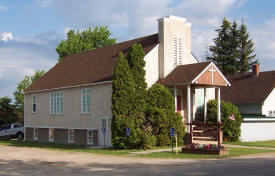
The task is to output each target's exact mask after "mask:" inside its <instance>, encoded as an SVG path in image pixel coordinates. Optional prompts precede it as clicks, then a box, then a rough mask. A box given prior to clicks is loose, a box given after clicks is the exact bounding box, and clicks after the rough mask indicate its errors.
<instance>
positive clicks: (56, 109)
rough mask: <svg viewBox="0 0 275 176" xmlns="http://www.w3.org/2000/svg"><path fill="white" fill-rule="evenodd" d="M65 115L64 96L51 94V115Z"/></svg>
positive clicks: (59, 93)
mask: <svg viewBox="0 0 275 176" xmlns="http://www.w3.org/2000/svg"><path fill="white" fill-rule="evenodd" d="M62 113H63V94H62V93H61V92H55V93H51V114H62Z"/></svg>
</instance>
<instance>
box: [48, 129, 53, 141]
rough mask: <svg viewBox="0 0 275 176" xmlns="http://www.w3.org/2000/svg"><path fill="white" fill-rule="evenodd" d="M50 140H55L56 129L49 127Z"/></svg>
mask: <svg viewBox="0 0 275 176" xmlns="http://www.w3.org/2000/svg"><path fill="white" fill-rule="evenodd" d="M49 141H54V129H53V128H50V129H49Z"/></svg>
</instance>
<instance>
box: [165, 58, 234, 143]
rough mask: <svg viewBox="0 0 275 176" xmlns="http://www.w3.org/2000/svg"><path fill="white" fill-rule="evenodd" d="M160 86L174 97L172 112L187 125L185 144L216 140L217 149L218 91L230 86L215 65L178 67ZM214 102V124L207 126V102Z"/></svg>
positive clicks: (202, 64) (218, 139) (198, 64)
mask: <svg viewBox="0 0 275 176" xmlns="http://www.w3.org/2000/svg"><path fill="white" fill-rule="evenodd" d="M160 83H161V84H164V85H165V86H166V87H167V88H168V89H169V90H170V91H171V92H172V94H173V95H174V97H175V111H176V112H178V113H179V114H180V115H181V116H182V117H183V122H184V123H185V124H186V125H187V129H186V132H187V134H186V142H187V143H193V141H196V140H197V141H199V143H213V142H211V141H213V140H215V141H216V142H218V145H219V144H220V133H219V129H220V124H221V108H220V101H221V99H220V95H221V91H220V87H221V86H230V83H229V82H228V81H227V80H226V78H225V77H224V76H223V74H222V73H221V72H220V71H219V69H218V68H217V67H216V65H215V64H214V63H212V62H204V63H197V64H189V65H181V66H178V67H177V68H176V69H175V70H174V71H173V72H172V73H170V74H169V75H168V76H167V77H166V78H164V79H162V80H160ZM213 99H216V100H217V124H215V125H213V124H212V125H210V124H207V102H208V101H209V100H213ZM213 130H214V131H215V130H216V135H213ZM194 134H196V135H195V136H194ZM210 136H211V137H212V138H209V137H210ZM213 136H215V137H213ZM207 137H208V138H207ZM200 139H201V140H200ZM202 139H203V140H202Z"/></svg>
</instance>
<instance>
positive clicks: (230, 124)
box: [207, 100, 242, 142]
mask: <svg viewBox="0 0 275 176" xmlns="http://www.w3.org/2000/svg"><path fill="white" fill-rule="evenodd" d="M232 115H234V118H235V120H230V119H229V116H232ZM207 121H208V122H214V123H216V122H217V101H216V100H211V101H209V102H208V103H207ZM221 121H222V128H221V129H222V131H223V139H224V141H230V142H236V141H239V138H240V135H241V123H242V117H241V114H240V112H239V110H238V108H237V107H236V106H235V105H233V104H232V103H230V102H226V101H223V100H222V101H221Z"/></svg>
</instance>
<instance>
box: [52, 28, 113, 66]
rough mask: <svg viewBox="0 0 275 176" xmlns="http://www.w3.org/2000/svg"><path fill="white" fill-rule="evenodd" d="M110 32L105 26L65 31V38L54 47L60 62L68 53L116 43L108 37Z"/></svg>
mask: <svg viewBox="0 0 275 176" xmlns="http://www.w3.org/2000/svg"><path fill="white" fill-rule="evenodd" d="M110 36H111V32H110V31H109V30H108V28H107V27H102V26H100V27H95V28H94V29H93V30H92V29H91V28H89V29H87V30H84V31H82V32H79V30H78V31H77V32H75V31H74V30H70V31H69V32H68V33H67V39H66V40H62V41H61V42H60V43H59V44H58V45H57V47H56V52H57V53H58V55H59V59H58V61H59V62H60V61H61V60H63V58H65V57H66V56H68V55H71V54H75V53H79V52H81V51H87V50H91V49H95V48H101V47H104V46H108V45H112V44H115V43H116V39H114V38H110Z"/></svg>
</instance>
